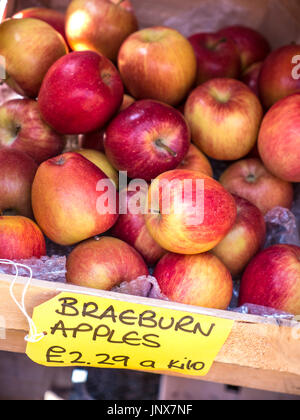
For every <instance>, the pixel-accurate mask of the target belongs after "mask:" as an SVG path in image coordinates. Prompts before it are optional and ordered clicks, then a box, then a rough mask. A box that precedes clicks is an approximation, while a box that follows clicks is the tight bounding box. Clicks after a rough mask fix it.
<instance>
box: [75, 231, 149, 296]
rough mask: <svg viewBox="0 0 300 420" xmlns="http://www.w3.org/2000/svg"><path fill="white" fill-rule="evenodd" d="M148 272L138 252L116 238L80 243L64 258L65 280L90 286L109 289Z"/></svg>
mask: <svg viewBox="0 0 300 420" xmlns="http://www.w3.org/2000/svg"><path fill="white" fill-rule="evenodd" d="M148 275H149V271H148V268H147V266H146V264H145V262H144V260H143V258H142V257H141V256H140V255H139V253H138V252H137V251H136V250H135V249H133V248H132V247H131V246H130V245H128V244H126V243H125V242H123V241H120V240H119V239H115V238H110V237H102V238H95V239H91V240H89V241H86V242H83V243H82V244H80V245H78V246H77V247H76V248H75V249H74V251H73V252H72V253H71V254H70V255H69V257H68V260H67V282H68V283H71V284H75V285H78V286H83V287H90V288H93V289H101V290H112V289H113V288H114V287H116V286H119V285H120V284H121V283H123V282H130V281H132V280H136V279H137V278H139V277H142V276H148Z"/></svg>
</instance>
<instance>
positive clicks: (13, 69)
mask: <svg viewBox="0 0 300 420" xmlns="http://www.w3.org/2000/svg"><path fill="white" fill-rule="evenodd" d="M67 52H68V47H67V45H66V43H65V41H64V39H63V37H62V36H61V35H60V34H59V33H58V32H57V31H55V30H54V29H53V28H52V27H51V26H50V25H48V23H45V22H43V21H41V20H38V19H29V18H28V19H8V20H6V21H4V22H2V23H1V25H0V55H2V56H3V57H4V58H5V61H6V73H7V78H6V80H5V82H6V83H7V84H8V85H9V86H10V87H11V88H12V89H14V90H15V91H16V92H17V93H19V94H20V95H21V96H28V97H30V98H36V97H37V96H38V93H39V90H40V87H41V85H42V82H43V79H44V77H45V75H46V73H47V71H48V70H49V68H50V67H51V66H52V64H54V63H55V62H56V61H57V60H58V59H59V58H61V57H63V56H64V55H66V54H67Z"/></svg>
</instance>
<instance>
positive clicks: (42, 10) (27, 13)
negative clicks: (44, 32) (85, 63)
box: [12, 7, 68, 43]
mask: <svg viewBox="0 0 300 420" xmlns="http://www.w3.org/2000/svg"><path fill="white" fill-rule="evenodd" d="M12 18H13V19H26V18H32V19H39V20H42V21H44V22H46V23H48V24H49V25H50V26H52V27H53V28H54V29H55V30H56V31H57V32H59V33H60V34H61V35H62V37H63V38H64V40H65V41H66V43H68V41H67V38H66V33H65V15H64V14H63V13H61V12H59V11H57V10H54V9H49V8H46V7H30V8H28V9H24V10H21V11H20V12H18V13H16V14H15V15H13V17H12Z"/></svg>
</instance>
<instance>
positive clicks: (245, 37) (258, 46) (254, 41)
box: [219, 25, 271, 70]
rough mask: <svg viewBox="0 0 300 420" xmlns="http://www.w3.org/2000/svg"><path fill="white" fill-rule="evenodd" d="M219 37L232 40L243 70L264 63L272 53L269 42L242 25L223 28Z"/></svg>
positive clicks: (256, 32)
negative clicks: (260, 62)
mask: <svg viewBox="0 0 300 420" xmlns="http://www.w3.org/2000/svg"><path fill="white" fill-rule="evenodd" d="M219 35H221V36H225V37H229V38H231V39H232V40H233V41H234V42H235V44H236V46H237V49H238V51H239V53H240V57H241V62H242V70H245V69H246V68H248V67H249V66H251V65H252V64H254V63H257V62H258V61H263V60H264V59H265V58H266V57H267V56H268V55H269V53H270V52H271V46H270V44H269V41H268V40H267V39H266V38H265V37H264V36H263V35H262V34H261V33H259V32H258V31H256V30H254V29H252V28H249V27H246V26H241V25H235V26H229V27H227V28H223V29H222V30H221V31H220V32H219Z"/></svg>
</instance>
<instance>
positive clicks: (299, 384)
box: [0, 275, 300, 395]
mask: <svg viewBox="0 0 300 420" xmlns="http://www.w3.org/2000/svg"><path fill="white" fill-rule="evenodd" d="M12 280H13V277H11V276H5V275H1V276H0V316H2V317H4V318H5V331H2V333H3V332H5V335H6V339H1V337H2V338H3V334H1V335H0V350H4V351H9V352H16V353H24V352H25V348H26V343H25V341H24V337H25V336H26V335H27V333H28V324H27V321H26V319H25V317H24V316H23V314H22V313H21V312H20V311H19V309H18V307H17V306H16V305H15V303H14V302H13V300H12V298H11V296H10V292H9V286H10V284H11V281H12ZM25 284H26V279H24V278H19V279H18V280H17V282H16V285H15V288H14V290H15V295H16V297H17V299H19V300H20V299H21V296H22V292H23V289H24V286H25ZM69 289H70V286H69V285H65V284H60V283H49V282H45V281H38V280H33V281H32V283H31V285H30V288H29V290H28V293H27V295H26V308H27V310H28V313H29V315H30V316H31V315H32V312H33V308H34V307H36V306H38V305H40V304H42V303H44V302H46V301H47V300H49V299H51V298H53V297H55V296H57V295H58V294H59V293H60V291H61V290H69ZM72 290H74V291H78V292H79V293H90V292H91V289H83V288H78V287H73V286H72ZM93 292H94V294H95V295H96V296H100V297H110V298H113V299H116V300H122V301H126V302H134V303H140V304H146V305H149V304H150V305H153V306H156V307H157V306H158V307H163V308H170V309H175V310H176V309H177V310H183V311H187V312H191V313H197V314H202V315H208V316H216V317H219V318H225V319H232V320H234V321H235V323H234V327H233V330H232V332H231V334H230V336H229V338H228V340H227V342H226V343H225V345H224V347H223V348H222V350H221V352H220V353H219V355H218V357H217V359H216V361H215V363H214V365H213V367H212V369H211V371H210V373H209V374H208V375H207V376H206V377H204V378H203V377H199V380H204V381H209V382H216V383H222V384H229V385H235V386H243V387H248V388H255V389H263V390H268V391H275V392H282V393H286V394H293V395H300V337H299V334H295V329H296V328H297V326H298V323H296V322H289V321H280V322H279V321H278V320H276V319H269V318H262V317H257V316H251V315H243V314H238V313H234V312H226V311H215V310H210V309H202V308H197V307H192V306H185V305H179V304H176V303H171V302H164V301H158V300H151V299H145V298H137V297H132V296H126V295H121V294H116V293H108V292H103V291H96V290H95V291H93ZM297 336H298V339H297ZM157 373H160V372H157ZM175 376H181V375H175Z"/></svg>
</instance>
